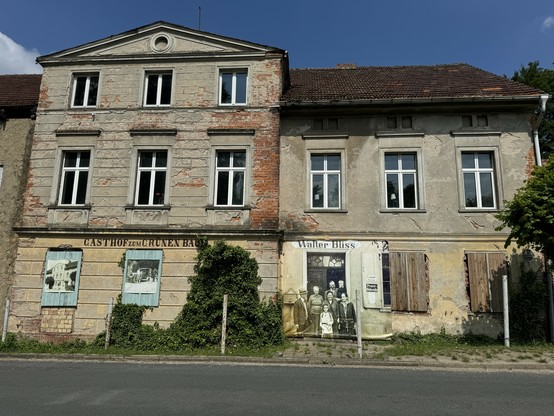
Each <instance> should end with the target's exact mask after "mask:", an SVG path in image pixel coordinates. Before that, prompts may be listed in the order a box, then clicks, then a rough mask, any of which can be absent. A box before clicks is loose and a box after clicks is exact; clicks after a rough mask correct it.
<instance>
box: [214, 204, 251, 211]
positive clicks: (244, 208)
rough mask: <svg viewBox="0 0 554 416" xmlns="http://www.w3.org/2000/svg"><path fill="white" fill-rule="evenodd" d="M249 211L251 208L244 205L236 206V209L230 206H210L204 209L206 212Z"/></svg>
mask: <svg viewBox="0 0 554 416" xmlns="http://www.w3.org/2000/svg"><path fill="white" fill-rule="evenodd" d="M251 209H252V208H251V207H249V206H246V205H243V206H236V207H234V206H230V205H225V206H215V205H210V206H207V207H206V211H250V210H251Z"/></svg>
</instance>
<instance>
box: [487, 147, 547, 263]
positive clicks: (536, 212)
mask: <svg viewBox="0 0 554 416" xmlns="http://www.w3.org/2000/svg"><path fill="white" fill-rule="evenodd" d="M553 206H554V155H553V156H551V158H550V159H549V161H548V162H547V163H546V164H545V165H544V166H535V168H534V170H533V172H532V174H531V177H530V178H529V179H528V180H527V181H526V182H525V185H524V186H523V187H522V188H520V189H519V190H518V191H517V192H516V194H515V195H514V197H513V199H512V200H511V201H508V202H506V207H505V209H504V210H503V211H501V212H500V213H498V214H497V215H496V218H497V219H498V220H500V221H502V223H501V224H500V226H498V227H497V228H496V229H497V231H501V230H503V229H504V228H506V227H510V229H511V230H510V234H509V236H508V238H507V239H506V243H505V247H508V246H509V245H510V244H511V242H512V240H514V241H515V242H516V243H517V245H518V246H519V247H522V246H530V247H532V248H534V249H536V250H538V251H541V252H542V253H544V254H545V255H546V256H547V258H552V255H553V254H554V209H553Z"/></svg>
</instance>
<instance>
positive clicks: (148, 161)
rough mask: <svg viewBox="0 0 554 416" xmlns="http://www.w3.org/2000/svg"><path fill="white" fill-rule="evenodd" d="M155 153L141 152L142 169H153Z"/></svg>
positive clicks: (140, 163) (140, 164)
mask: <svg viewBox="0 0 554 416" xmlns="http://www.w3.org/2000/svg"><path fill="white" fill-rule="evenodd" d="M153 159H154V152H140V161H139V166H140V167H152V162H153Z"/></svg>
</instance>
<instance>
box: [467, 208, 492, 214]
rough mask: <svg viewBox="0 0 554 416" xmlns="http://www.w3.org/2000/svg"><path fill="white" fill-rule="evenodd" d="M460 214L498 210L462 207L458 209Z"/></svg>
mask: <svg viewBox="0 0 554 416" xmlns="http://www.w3.org/2000/svg"><path fill="white" fill-rule="evenodd" d="M458 212H459V213H460V214H486V213H488V212H500V209H499V208H462V209H459V210H458Z"/></svg>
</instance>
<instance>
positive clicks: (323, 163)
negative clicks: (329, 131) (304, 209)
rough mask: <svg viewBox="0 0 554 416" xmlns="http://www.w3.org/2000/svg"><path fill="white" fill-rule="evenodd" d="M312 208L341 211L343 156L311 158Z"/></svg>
mask: <svg viewBox="0 0 554 416" xmlns="http://www.w3.org/2000/svg"><path fill="white" fill-rule="evenodd" d="M310 180H311V190H312V191H311V192H312V194H311V200H312V202H311V207H312V208H323V209H339V208H340V205H341V155H340V154H338V153H332V154H321V153H312V154H311V156H310Z"/></svg>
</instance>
